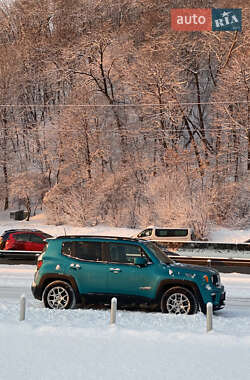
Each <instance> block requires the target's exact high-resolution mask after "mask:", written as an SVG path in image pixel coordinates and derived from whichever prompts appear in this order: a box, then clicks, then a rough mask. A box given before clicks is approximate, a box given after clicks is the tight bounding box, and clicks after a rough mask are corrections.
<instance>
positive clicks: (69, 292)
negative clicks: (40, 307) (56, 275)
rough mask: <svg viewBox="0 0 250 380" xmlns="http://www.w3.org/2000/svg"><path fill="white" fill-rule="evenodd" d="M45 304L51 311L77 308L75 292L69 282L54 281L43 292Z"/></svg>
mask: <svg viewBox="0 0 250 380" xmlns="http://www.w3.org/2000/svg"><path fill="white" fill-rule="evenodd" d="M43 303H44V306H45V307H48V308H49V309H60V310H62V309H72V308H73V307H74V306H75V293H74V290H73V289H72V287H71V285H70V284H68V283H67V282H64V281H53V282H51V283H50V284H48V285H47V286H46V288H45V290H44V292H43Z"/></svg>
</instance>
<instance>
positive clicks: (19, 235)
mask: <svg viewBox="0 0 250 380" xmlns="http://www.w3.org/2000/svg"><path fill="white" fill-rule="evenodd" d="M49 237H52V236H51V235H49V234H47V233H45V232H43V231H39V230H18V229H15V230H8V231H5V232H4V233H3V234H2V236H1V237H0V250H15V251H42V250H43V248H44V246H45V244H46V242H45V239H47V238H49Z"/></svg>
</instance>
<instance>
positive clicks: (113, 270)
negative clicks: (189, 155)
mask: <svg viewBox="0 0 250 380" xmlns="http://www.w3.org/2000/svg"><path fill="white" fill-rule="evenodd" d="M109 271H110V272H113V273H119V272H121V269H120V268H109Z"/></svg>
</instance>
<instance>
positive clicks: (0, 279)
mask: <svg viewBox="0 0 250 380" xmlns="http://www.w3.org/2000/svg"><path fill="white" fill-rule="evenodd" d="M34 272H35V266H30V265H18V266H8V265H1V266H0V299H1V300H2V301H3V300H8V301H9V302H11V303H18V302H19V300H20V297H21V295H22V294H25V296H26V298H27V301H28V303H29V304H32V305H33V306H38V307H39V306H40V307H42V303H41V302H40V301H37V300H35V299H34V298H33V295H32V292H31V284H32V281H33V277H34ZM221 277H222V282H223V284H224V285H225V289H226V293H227V298H226V307H225V309H224V310H227V311H229V310H230V309H233V310H235V309H245V310H246V309H249V310H250V276H249V275H239V274H222V275H221ZM220 312H221V311H220ZM220 312H219V313H220Z"/></svg>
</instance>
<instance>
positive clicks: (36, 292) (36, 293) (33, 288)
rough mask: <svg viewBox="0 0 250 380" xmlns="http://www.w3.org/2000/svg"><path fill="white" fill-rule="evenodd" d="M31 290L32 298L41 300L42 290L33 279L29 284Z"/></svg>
mask: <svg viewBox="0 0 250 380" xmlns="http://www.w3.org/2000/svg"><path fill="white" fill-rule="evenodd" d="M31 291H32V294H33V296H34V298H36V299H37V300H40V301H41V300H42V291H41V289H40V288H39V287H38V286H37V285H36V283H35V282H34V281H33V282H32V285H31Z"/></svg>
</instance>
